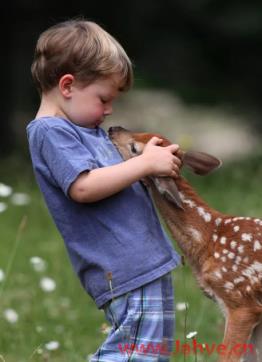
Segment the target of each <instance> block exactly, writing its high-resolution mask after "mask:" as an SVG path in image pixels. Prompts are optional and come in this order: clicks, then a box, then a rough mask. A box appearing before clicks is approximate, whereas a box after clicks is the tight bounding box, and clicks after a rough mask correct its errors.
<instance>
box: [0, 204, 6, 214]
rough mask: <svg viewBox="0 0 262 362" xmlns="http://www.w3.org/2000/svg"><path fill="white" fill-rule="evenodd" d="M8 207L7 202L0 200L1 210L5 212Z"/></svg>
mask: <svg viewBox="0 0 262 362" xmlns="http://www.w3.org/2000/svg"><path fill="white" fill-rule="evenodd" d="M6 209H7V205H6V203H5V202H0V212H4V211H5V210H6Z"/></svg>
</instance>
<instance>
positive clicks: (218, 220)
mask: <svg viewBox="0 0 262 362" xmlns="http://www.w3.org/2000/svg"><path fill="white" fill-rule="evenodd" d="M221 221H222V219H221V217H218V218H217V219H216V220H215V224H216V226H218V225H220V224H221Z"/></svg>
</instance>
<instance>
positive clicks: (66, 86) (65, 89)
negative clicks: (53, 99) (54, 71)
mask: <svg viewBox="0 0 262 362" xmlns="http://www.w3.org/2000/svg"><path fill="white" fill-rule="evenodd" d="M74 80H75V77H74V76H73V75H72V74H64V75H63V76H62V77H61V78H60V80H59V84H58V86H59V90H60V92H61V93H62V95H63V96H64V97H65V98H70V97H71V93H72V85H73V83H74Z"/></svg>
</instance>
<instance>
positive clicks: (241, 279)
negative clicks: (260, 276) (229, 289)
mask: <svg viewBox="0 0 262 362" xmlns="http://www.w3.org/2000/svg"><path fill="white" fill-rule="evenodd" d="M244 281H245V278H244V277H242V276H240V277H238V278H236V279H234V280H233V282H234V284H239V283H241V282H244Z"/></svg>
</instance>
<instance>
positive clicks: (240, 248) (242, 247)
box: [237, 245, 244, 254]
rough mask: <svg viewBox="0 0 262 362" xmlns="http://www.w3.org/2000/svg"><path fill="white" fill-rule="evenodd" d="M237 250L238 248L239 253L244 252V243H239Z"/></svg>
mask: <svg viewBox="0 0 262 362" xmlns="http://www.w3.org/2000/svg"><path fill="white" fill-rule="evenodd" d="M237 250H238V252H239V253H240V254H243V252H244V245H240V246H239V247H238V248H237Z"/></svg>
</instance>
